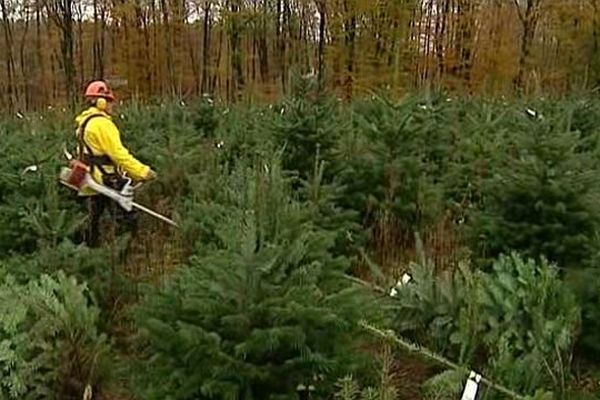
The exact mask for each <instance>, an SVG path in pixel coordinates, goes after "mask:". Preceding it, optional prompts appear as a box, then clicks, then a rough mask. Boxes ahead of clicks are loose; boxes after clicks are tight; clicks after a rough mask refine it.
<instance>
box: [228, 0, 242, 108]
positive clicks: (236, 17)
mask: <svg viewBox="0 0 600 400" xmlns="http://www.w3.org/2000/svg"><path fill="white" fill-rule="evenodd" d="M241 4H242V2H241V0H231V3H230V11H231V16H230V18H231V21H230V26H231V30H230V32H229V34H230V46H231V73H232V77H231V78H232V79H231V96H232V97H231V98H232V99H240V98H241V96H242V91H243V88H244V71H243V69H242V49H241V24H240V10H241Z"/></svg>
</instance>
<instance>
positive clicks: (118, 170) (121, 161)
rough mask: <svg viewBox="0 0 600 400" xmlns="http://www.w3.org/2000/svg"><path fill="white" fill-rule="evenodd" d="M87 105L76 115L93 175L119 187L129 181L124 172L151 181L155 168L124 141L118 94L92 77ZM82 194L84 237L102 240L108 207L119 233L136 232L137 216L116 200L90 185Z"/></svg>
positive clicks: (82, 152)
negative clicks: (116, 111) (115, 113)
mask: <svg viewBox="0 0 600 400" xmlns="http://www.w3.org/2000/svg"><path fill="white" fill-rule="evenodd" d="M85 99H86V102H87V105H88V108H87V109H86V110H85V111H83V112H82V113H81V114H80V115H78V116H77V117H76V118H75V122H76V123H77V142H78V158H79V160H81V161H83V162H84V163H86V164H87V165H88V166H89V167H90V169H91V172H90V174H91V176H92V177H93V179H94V180H95V181H96V182H98V183H101V184H103V185H105V186H108V187H110V188H112V189H115V190H118V191H120V190H121V189H122V188H123V186H124V185H125V183H126V182H127V179H126V177H125V176H124V173H126V174H127V176H128V177H129V178H131V179H132V180H134V181H149V180H152V179H155V178H156V172H155V171H154V170H152V169H151V168H150V167H149V166H148V165H145V164H143V163H142V162H140V161H139V160H137V159H136V158H135V157H134V156H133V155H131V153H130V152H129V150H127V148H126V147H125V146H124V145H123V144H122V142H121V134H120V132H119V129H118V128H117V126H116V125H115V123H114V122H113V120H112V117H111V116H112V113H113V107H114V102H115V96H114V94H113V93H112V91H111V89H110V87H109V86H108V84H107V83H106V82H104V81H101V80H99V81H93V82H91V83H90V84H89V85H88V86H87V88H86V90H85ZM79 195H80V196H82V197H83V198H85V199H86V200H87V201H86V203H87V209H88V215H89V225H88V227H87V229H86V233H85V235H84V240H85V242H86V243H87V244H88V246H90V247H97V246H98V245H99V244H100V218H101V217H102V214H103V212H104V211H105V210H106V209H107V208H108V210H109V212H110V214H111V215H112V217H113V219H114V221H115V222H116V223H117V224H118V233H122V232H130V233H131V234H132V235H134V234H135V231H136V229H137V218H136V215H135V212H134V211H129V212H128V211H126V210H124V209H123V208H121V207H120V206H119V205H118V204H117V203H116V202H114V201H113V200H111V199H109V198H108V197H106V196H104V195H100V194H98V193H96V192H95V191H93V190H92V189H90V188H83V189H82V190H81V191H80V193H79Z"/></svg>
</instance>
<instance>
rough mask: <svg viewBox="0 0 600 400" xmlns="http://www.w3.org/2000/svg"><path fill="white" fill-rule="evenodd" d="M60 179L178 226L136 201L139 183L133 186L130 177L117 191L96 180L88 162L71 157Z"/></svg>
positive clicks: (64, 182)
mask: <svg viewBox="0 0 600 400" xmlns="http://www.w3.org/2000/svg"><path fill="white" fill-rule="evenodd" d="M59 180H60V182H61V183H62V184H63V185H65V186H67V187H68V188H71V189H73V190H76V191H79V190H81V189H83V188H84V187H88V188H90V189H92V190H94V191H96V192H98V193H100V194H102V195H104V196H106V197H108V198H110V199H112V200H114V201H115V202H117V204H119V205H120V206H121V207H123V208H124V209H125V210H127V211H131V210H132V209H133V208H137V209H138V210H140V211H143V212H145V213H146V214H149V215H151V216H153V217H155V218H158V219H160V220H161V221H163V222H166V223H167V224H169V225H172V226H175V227H178V225H177V223H175V222H174V221H173V220H171V219H169V218H167V217H165V216H164V215H161V214H159V213H157V212H156V211H153V210H151V209H149V208H147V207H145V206H143V205H141V204H138V203H136V202H134V201H133V191H134V190H135V189H136V188H137V187H139V184H138V185H136V186H132V185H131V183H132V181H131V179H129V178H128V181H127V183H126V184H125V186H123V189H121V191H117V190H114V189H111V188H109V187H107V186H104V185H102V184H100V183H98V182H96V181H95V180H94V179H93V178H92V176H91V175H90V170H89V167H88V166H87V165H86V164H84V163H83V162H81V161H78V160H74V159H71V160H70V162H69V167H63V168H62V169H61V171H60V174H59Z"/></svg>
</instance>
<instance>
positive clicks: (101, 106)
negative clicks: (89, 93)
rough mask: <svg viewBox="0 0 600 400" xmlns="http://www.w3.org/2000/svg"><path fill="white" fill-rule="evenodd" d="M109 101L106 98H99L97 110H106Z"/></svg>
mask: <svg viewBox="0 0 600 400" xmlns="http://www.w3.org/2000/svg"><path fill="white" fill-rule="evenodd" d="M106 105H107V101H106V99H105V98H104V97H98V99H96V108H97V109H98V110H100V111H104V110H106Z"/></svg>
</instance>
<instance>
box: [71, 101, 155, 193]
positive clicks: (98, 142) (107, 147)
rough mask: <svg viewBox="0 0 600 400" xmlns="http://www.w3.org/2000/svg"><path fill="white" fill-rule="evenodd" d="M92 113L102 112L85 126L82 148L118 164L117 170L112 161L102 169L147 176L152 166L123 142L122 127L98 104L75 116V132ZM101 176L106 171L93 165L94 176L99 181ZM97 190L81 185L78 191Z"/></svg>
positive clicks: (85, 151) (109, 171)
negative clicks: (135, 154) (81, 187)
mask: <svg viewBox="0 0 600 400" xmlns="http://www.w3.org/2000/svg"><path fill="white" fill-rule="evenodd" d="M91 115H100V116H98V117H94V118H91V119H90V120H89V121H88V122H87V125H86V126H85V132H83V140H84V142H85V144H86V145H87V146H82V147H83V149H82V150H83V152H84V153H88V148H89V150H91V151H92V153H93V155H94V156H103V155H106V156H108V158H110V160H111V161H112V163H113V164H114V165H115V166H116V167H117V171H115V167H114V166H112V165H102V169H104V171H105V172H106V173H108V174H112V173H115V172H118V173H122V172H123V171H125V172H127V174H128V175H129V177H131V178H132V179H134V180H143V179H145V178H146V176H147V175H148V172H149V171H150V167H149V166H147V165H145V164H143V163H141V162H140V161H138V160H137V159H136V158H135V157H133V155H131V154H130V153H129V151H128V150H127V148H125V146H123V144H122V143H121V134H120V132H119V129H118V128H117V126H116V125H115V124H114V122H113V121H112V118H111V117H110V115H108V114H107V113H105V112H103V111H100V110H99V109H98V108H96V107H90V108H88V109H87V110H85V111H83V112H82V113H81V114H79V115H78V116H77V117H76V118H75V122H76V123H77V131H76V134H79V130H80V128H81V125H82V124H83V123H84V122H85V121H86V120H87V119H88V117H90V116H91ZM103 164H104V163H103ZM102 176H103V173H102V171H100V169H99V168H97V167H96V168H93V174H92V177H93V178H94V180H95V181H96V182H98V183H102ZM95 194H97V193H96V192H95V191H93V190H92V189H82V190H81V191H80V192H79V195H81V196H91V195H95Z"/></svg>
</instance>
